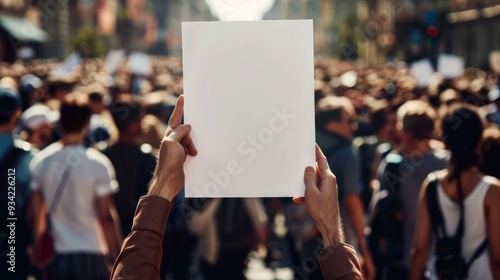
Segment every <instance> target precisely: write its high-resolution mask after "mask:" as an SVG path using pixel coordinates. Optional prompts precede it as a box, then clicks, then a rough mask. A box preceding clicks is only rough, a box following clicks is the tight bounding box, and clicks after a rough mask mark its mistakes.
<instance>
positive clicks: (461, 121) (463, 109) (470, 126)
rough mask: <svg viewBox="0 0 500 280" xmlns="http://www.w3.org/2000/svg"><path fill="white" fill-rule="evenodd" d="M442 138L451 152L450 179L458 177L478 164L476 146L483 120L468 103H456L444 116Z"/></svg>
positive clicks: (480, 134) (479, 138)
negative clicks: (451, 167)
mask: <svg viewBox="0 0 500 280" xmlns="http://www.w3.org/2000/svg"><path fill="white" fill-rule="evenodd" d="M442 129H443V140H444V143H445V144H446V148H447V149H448V150H450V152H451V159H450V162H451V164H453V166H454V168H455V169H454V172H453V174H451V176H450V180H453V179H458V178H459V176H460V173H462V171H464V170H467V169H468V168H470V167H472V166H474V165H476V164H478V154H477V147H478V144H479V142H480V141H481V136H482V134H483V122H482V121H481V118H480V117H479V114H478V113H477V111H476V109H475V108H474V107H472V106H470V105H465V104H462V105H458V106H454V107H452V109H451V110H450V111H449V112H448V113H447V114H446V115H445V116H444V118H443V122H442Z"/></svg>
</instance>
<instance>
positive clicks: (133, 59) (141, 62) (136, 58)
mask: <svg viewBox="0 0 500 280" xmlns="http://www.w3.org/2000/svg"><path fill="white" fill-rule="evenodd" d="M128 59H129V60H128V64H129V68H130V72H132V73H133V74H138V75H146V74H148V73H149V72H150V71H151V59H150V58H149V55H147V54H145V53H140V52H133V53H131V54H130V55H129V57H128Z"/></svg>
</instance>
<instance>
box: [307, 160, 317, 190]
mask: <svg viewBox="0 0 500 280" xmlns="http://www.w3.org/2000/svg"><path fill="white" fill-rule="evenodd" d="M317 183H318V174H316V170H314V168H313V167H311V166H308V167H306V170H304V184H305V185H306V192H307V191H308V190H311V189H313V190H314V189H318V186H317Z"/></svg>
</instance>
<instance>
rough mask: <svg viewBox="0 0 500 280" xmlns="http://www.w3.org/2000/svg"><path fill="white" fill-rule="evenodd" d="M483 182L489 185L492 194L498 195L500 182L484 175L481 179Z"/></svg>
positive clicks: (499, 193)
mask: <svg viewBox="0 0 500 280" xmlns="http://www.w3.org/2000/svg"><path fill="white" fill-rule="evenodd" d="M483 180H484V181H485V182H487V183H489V186H490V189H491V190H492V191H493V192H494V193H497V194H498V195H500V180H499V179H498V178H495V177H492V176H487V175H485V176H484V177H483Z"/></svg>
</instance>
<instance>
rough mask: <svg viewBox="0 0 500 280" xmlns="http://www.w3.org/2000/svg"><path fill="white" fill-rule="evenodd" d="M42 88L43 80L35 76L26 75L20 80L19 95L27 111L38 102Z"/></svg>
mask: <svg viewBox="0 0 500 280" xmlns="http://www.w3.org/2000/svg"><path fill="white" fill-rule="evenodd" d="M41 87H42V80H40V78H38V77H37V76H35V75H33V74H27V75H24V76H22V77H21V79H19V93H20V94H21V98H22V100H23V105H24V108H25V109H26V108H28V107H29V106H31V104H33V103H34V102H36V100H37V99H38V91H39V90H40V88H41Z"/></svg>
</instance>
